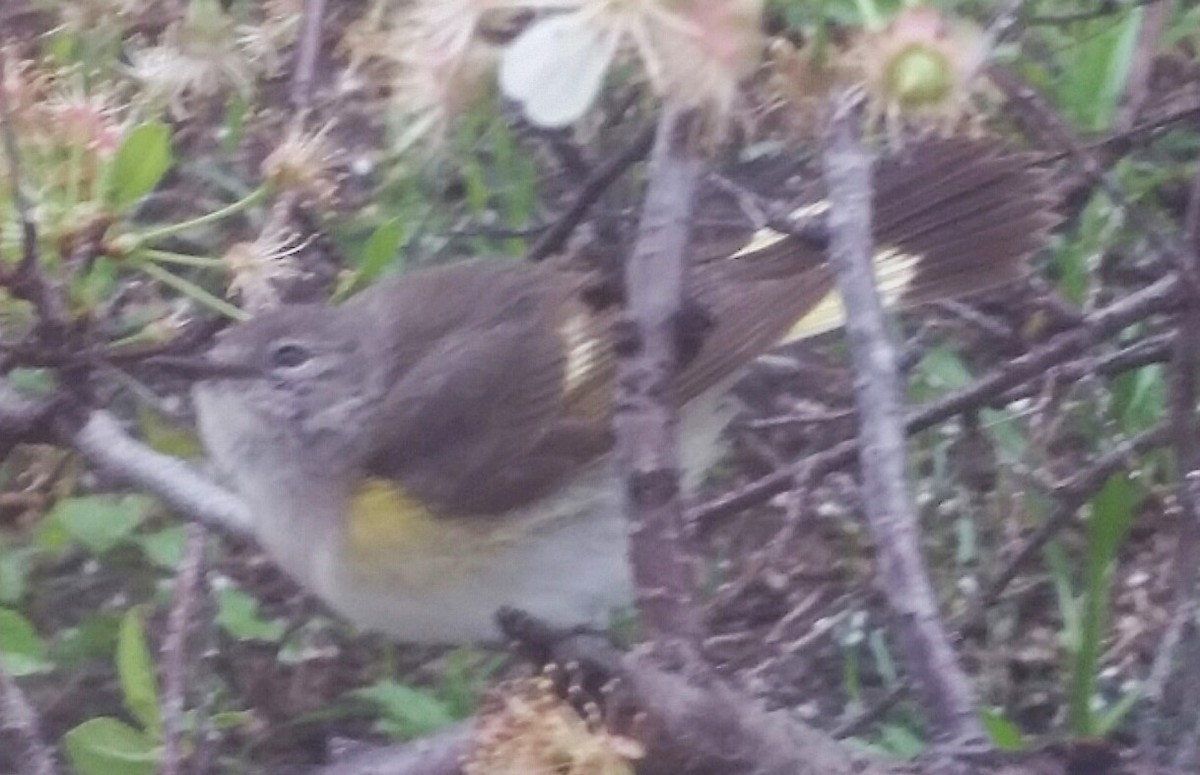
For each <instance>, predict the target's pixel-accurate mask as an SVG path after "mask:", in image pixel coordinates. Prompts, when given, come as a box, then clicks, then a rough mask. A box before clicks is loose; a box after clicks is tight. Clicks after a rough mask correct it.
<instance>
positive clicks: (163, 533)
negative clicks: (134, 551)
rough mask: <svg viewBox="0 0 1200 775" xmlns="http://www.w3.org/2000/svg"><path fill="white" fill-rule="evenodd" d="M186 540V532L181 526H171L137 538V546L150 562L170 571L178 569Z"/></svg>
mask: <svg viewBox="0 0 1200 775" xmlns="http://www.w3.org/2000/svg"><path fill="white" fill-rule="evenodd" d="M186 540H187V531H186V530H184V528H183V525H171V526H169V527H164V528H163V529H162V530H159V531H157V532H155V533H150V534H148V535H142V536H138V545H139V546H141V547H142V551H143V552H144V553H145V554H146V556H147V557H149V558H150V561H151V562H153V563H154V564H155V565H157V566H158V567H160V568H163V569H166V570H170V569H173V568H178V567H179V563H181V562H182V561H183V546H184V543H185V542H186Z"/></svg>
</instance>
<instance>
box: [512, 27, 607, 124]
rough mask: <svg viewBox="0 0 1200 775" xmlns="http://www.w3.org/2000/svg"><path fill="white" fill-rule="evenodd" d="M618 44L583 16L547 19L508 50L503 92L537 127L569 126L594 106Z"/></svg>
mask: <svg viewBox="0 0 1200 775" xmlns="http://www.w3.org/2000/svg"><path fill="white" fill-rule="evenodd" d="M617 43H618V37H617V36H616V35H615V34H612V33H611V32H608V31H606V30H604V29H602V28H598V27H597V25H596V23H595V21H594V20H591V19H588V18H586V17H584V16H583V15H582V14H579V13H567V14H562V15H559V16H552V17H550V18H548V19H543V20H542V21H539V22H536V23H535V24H532V25H530V26H529V27H528V28H527V29H526V30H525V31H524V32H523V33H521V35H520V36H519V37H517V39H516V40H514V41H513V42H512V43H511V44H510V45H509V46H508V48H506V49H505V50H504V58H503V60H502V61H501V64H500V88H501V89H502V90H503V91H504V93H505V94H506V95H507V96H508V97H510V98H511V99H513V100H516V101H517V102H519V103H521V105H522V107H523V108H524V109H525V115H526V117H528V118H529V120H530V121H532V122H533V123H535V124H538V125H540V126H545V127H561V126H566V125H567V124H570V123H571V122H572V121H575V120H577V119H578V118H579V117H580V116H582V115H583V114H584V112H586V111H587V109H588V108H589V107H590V106H591V104H592V103H593V102H594V101H595V99H596V95H597V94H598V93H599V92H600V87H601V85H603V83H604V73H605V71H607V70H608V65H609V63H610V62H611V61H612V58H613V55H614V54H615V53H616V51H617Z"/></svg>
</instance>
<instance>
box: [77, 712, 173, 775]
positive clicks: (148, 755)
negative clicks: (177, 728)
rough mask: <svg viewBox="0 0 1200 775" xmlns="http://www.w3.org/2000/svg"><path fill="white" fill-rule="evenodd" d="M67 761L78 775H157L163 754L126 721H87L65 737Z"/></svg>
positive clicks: (108, 719)
mask: <svg viewBox="0 0 1200 775" xmlns="http://www.w3.org/2000/svg"><path fill="white" fill-rule="evenodd" d="M63 748H64V749H65V750H66V753H67V760H68V761H69V762H70V763H71V767H72V768H73V769H74V770H75V771H76V772H77V773H79V775H154V772H155V771H156V770H157V769H158V764H159V760H160V759H161V758H162V752H161V750H160V749H159V747H158V746H157V745H156V744H155V742H154V741H153V740H151V739H150V738H149V737H147V736H146V735H145V734H143V733H142V732H139V731H138V730H136V729H134V728H133V727H131V726H129V725H128V724H126V723H124V722H123V721H119V720H117V719H115V718H109V717H107V716H100V717H99V718H93V719H88V720H87V721H85V722H83V723H82V724H80V725H79V726H77V727H75V728H74V729H72V730H71V731H70V732H67V734H66V735H64V736H63Z"/></svg>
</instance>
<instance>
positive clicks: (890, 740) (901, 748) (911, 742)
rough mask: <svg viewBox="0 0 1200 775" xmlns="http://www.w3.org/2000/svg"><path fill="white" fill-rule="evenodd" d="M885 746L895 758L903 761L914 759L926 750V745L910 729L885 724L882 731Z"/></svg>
mask: <svg viewBox="0 0 1200 775" xmlns="http://www.w3.org/2000/svg"><path fill="white" fill-rule="evenodd" d="M881 732H882V737H883V745H884V747H885V748H887V749H888V750H889V751H891V752H892V754H893V755H894V756H898V757H900V758H901V759H913V758H916V757H917V756H920V755H921V752H922V751H924V750H925V743H924V742H922V741H921V738H919V737H917V736H916V735H914V734H913V732H912V730H911V729H909V728H908V727H902V726H900V725H898V724H884V725H883V727H882V729H881Z"/></svg>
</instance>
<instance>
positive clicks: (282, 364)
mask: <svg viewBox="0 0 1200 775" xmlns="http://www.w3.org/2000/svg"><path fill="white" fill-rule="evenodd" d="M310 358H312V353H310V352H309V351H308V350H307V349H305V348H304V347H302V346H300V345H298V344H295V343H293V342H288V343H285V344H280V345H276V347H275V349H273V350H271V366H272V367H273V368H277V369H294V368H296V367H297V366H302V365H304V364H305V363H307V362H308V360H309V359H310Z"/></svg>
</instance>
